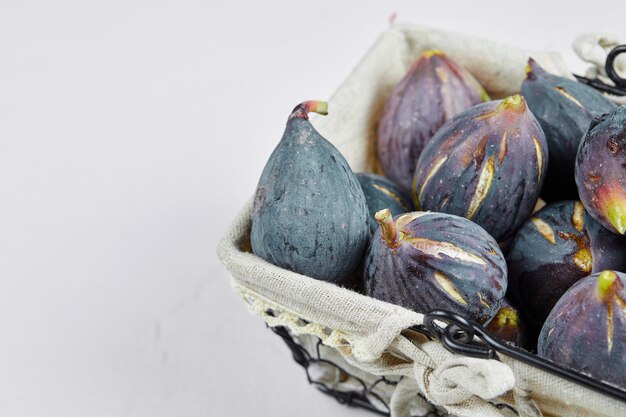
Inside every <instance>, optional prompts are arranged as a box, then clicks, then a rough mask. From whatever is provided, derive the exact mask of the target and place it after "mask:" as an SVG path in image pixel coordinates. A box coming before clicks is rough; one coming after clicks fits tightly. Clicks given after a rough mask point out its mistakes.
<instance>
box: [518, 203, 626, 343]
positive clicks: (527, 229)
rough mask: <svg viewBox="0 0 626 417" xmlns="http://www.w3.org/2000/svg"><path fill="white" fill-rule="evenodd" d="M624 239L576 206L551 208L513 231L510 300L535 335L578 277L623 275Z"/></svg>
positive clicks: (558, 205)
mask: <svg viewBox="0 0 626 417" xmlns="http://www.w3.org/2000/svg"><path fill="white" fill-rule="evenodd" d="M624 254H626V238H622V237H620V236H617V235H615V234H613V233H611V232H609V231H608V230H606V229H605V228H604V227H602V225H600V224H599V223H598V222H597V221H595V220H594V219H593V218H592V217H591V216H589V214H588V213H586V212H585V210H584V207H583V205H582V203H581V202H580V201H577V200H576V201H574V200H570V201H561V202H558V203H552V204H549V205H547V206H546V207H544V208H543V209H542V210H540V211H539V212H537V213H535V214H534V215H533V216H532V217H531V218H530V219H528V220H527V221H526V222H525V223H524V224H523V225H522V227H521V228H520V230H519V231H518V232H517V235H516V236H515V238H514V240H513V242H512V244H511V248H510V251H509V254H508V256H507V263H508V267H509V289H508V295H509V297H510V298H511V299H512V300H514V301H515V302H516V304H517V305H518V306H519V307H520V308H521V309H522V310H523V313H524V315H525V318H526V319H527V321H528V325H529V326H530V327H531V328H532V331H533V332H535V334H537V333H538V331H539V330H540V329H541V326H542V325H543V323H544V321H545V319H546V318H547V317H548V315H549V314H550V311H552V308H553V307H554V305H555V304H556V303H557V301H558V300H559V298H561V296H562V295H563V294H564V293H565V291H567V290H568V289H569V288H570V287H571V286H572V285H574V284H575V283H576V282H578V281H579V280H581V279H582V278H584V277H586V276H588V275H590V274H592V273H595V272H599V271H602V270H604V269H618V270H626V256H624Z"/></svg>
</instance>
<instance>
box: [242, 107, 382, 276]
mask: <svg viewBox="0 0 626 417" xmlns="http://www.w3.org/2000/svg"><path fill="white" fill-rule="evenodd" d="M320 108H321V109H320ZM310 110H313V111H318V112H322V114H325V103H321V104H320V102H305V103H302V104H300V105H299V106H297V107H296V108H295V109H294V111H293V113H292V114H291V115H290V116H289V120H288V121H287V127H286V129H285V133H284V134H283V137H282V139H281V141H280V143H279V144H278V146H277V147H276V149H274V152H273V153H272V155H271V156H270V158H269V160H268V162H267V164H266V165H265V168H264V169H263V173H262V174H261V179H260V180H259V184H258V186H257V191H256V197H255V201H254V207H253V211H252V218H251V219H252V230H251V236H250V237H251V242H252V250H253V252H254V253H255V254H256V255H258V256H260V257H262V258H263V259H265V260H267V261H268V262H271V263H273V264H275V265H278V266H280V267H282V268H286V269H289V270H291V271H294V272H297V273H300V274H304V275H308V276H310V277H313V278H317V279H321V280H325V281H331V282H334V283H337V284H345V285H349V284H351V279H350V275H351V273H353V272H355V270H356V269H357V267H358V266H359V264H360V262H361V260H362V257H363V254H364V252H365V249H366V246H367V242H368V240H369V237H370V233H369V224H368V219H369V214H368V212H367V203H366V201H365V195H364V194H363V190H362V189H361V186H360V185H359V181H358V180H357V178H356V175H355V174H354V173H353V172H352V170H351V169H350V166H349V165H348V163H347V162H346V160H345V159H344V158H343V156H342V155H341V153H340V152H339V151H338V150H337V148H335V147H334V146H333V145H332V144H331V143H330V142H328V141H327V140H326V139H324V138H323V137H322V136H321V135H320V134H319V133H318V132H317V131H316V130H315V128H314V127H313V126H312V125H311V123H310V122H309V120H308V116H307V112H308V111H310Z"/></svg>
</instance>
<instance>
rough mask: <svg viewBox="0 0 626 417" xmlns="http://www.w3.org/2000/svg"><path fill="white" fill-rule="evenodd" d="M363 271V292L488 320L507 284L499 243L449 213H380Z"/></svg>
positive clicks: (425, 309)
mask: <svg viewBox="0 0 626 417" xmlns="http://www.w3.org/2000/svg"><path fill="white" fill-rule="evenodd" d="M376 220H377V221H378V223H379V225H380V228H379V229H378V230H377V231H376V233H375V234H374V236H373V237H372V239H371V244H370V247H369V249H368V252H367V255H366V258H365V266H364V273H363V281H364V285H365V293H366V294H367V295H369V296H371V297H374V298H377V299H379V300H383V301H387V302H390V303H394V304H398V305H401V306H403V307H406V308H409V309H412V310H414V311H417V312H420V313H428V312H429V311H431V310H433V309H445V310H451V311H454V312H456V313H459V314H462V315H463V316H465V317H467V318H469V319H471V320H474V321H478V322H480V323H485V322H486V321H487V320H489V319H490V318H491V317H493V315H494V314H495V313H496V311H498V308H499V307H500V301H501V300H502V298H503V297H504V294H505V292H506V286H507V278H506V273H507V271H506V262H505V260H504V256H503V255H502V252H500V249H499V248H498V243H497V242H496V241H495V240H494V239H493V238H492V237H491V236H489V234H488V233H487V232H485V231H484V230H483V229H482V228H481V227H480V226H478V225H477V224H475V223H473V222H471V221H469V220H467V219H464V218H462V217H458V216H453V215H450V214H445V213H431V212H411V213H406V214H402V215H399V216H396V217H395V218H392V216H391V213H390V212H389V210H381V211H379V212H378V213H376Z"/></svg>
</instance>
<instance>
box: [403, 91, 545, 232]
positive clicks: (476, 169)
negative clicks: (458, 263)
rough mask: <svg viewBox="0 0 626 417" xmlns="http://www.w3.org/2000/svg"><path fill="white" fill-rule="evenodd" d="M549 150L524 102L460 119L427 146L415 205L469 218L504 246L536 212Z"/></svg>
mask: <svg viewBox="0 0 626 417" xmlns="http://www.w3.org/2000/svg"><path fill="white" fill-rule="evenodd" d="M547 162H548V148H547V145H546V140H545V137H544V134H543V131H542V130H541V126H539V123H538V122H537V120H536V119H535V117H534V116H533V115H532V113H531V112H530V111H529V110H528V109H527V107H526V103H525V102H524V99H523V98H522V97H521V96H519V95H515V96H511V97H507V98H506V99H504V100H500V101H491V102H489V103H484V104H479V105H477V106H474V107H472V108H471V109H469V110H467V111H465V112H463V113H461V114H459V115H457V116H456V117H454V118H452V119H451V120H450V121H449V122H447V123H446V124H445V125H444V126H442V127H441V129H439V131H438V132H437V134H435V136H434V137H433V138H432V139H431V140H430V142H428V144H427V145H426V148H424V151H423V152H422V155H421V156H420V158H419V160H418V162H417V167H416V170H415V180H414V187H413V198H414V202H415V203H414V204H415V206H416V207H417V208H419V209H421V210H433V211H440V212H444V213H450V214H456V215H458V216H463V217H466V218H468V219H470V220H472V221H474V222H476V223H478V224H479V225H480V226H482V227H483V228H484V229H485V230H487V232H489V233H490V234H491V235H492V236H493V237H494V238H495V239H496V240H497V241H499V242H503V241H504V240H506V239H507V238H509V237H510V236H512V235H513V234H514V233H515V231H516V230H517V229H518V228H519V226H521V224H522V223H523V222H524V220H526V219H527V218H528V216H529V215H530V213H531V212H532V210H533V207H534V206H535V203H536V201H537V198H538V197H539V193H540V190H541V185H542V183H543V179H544V177H545V174H546V169H547Z"/></svg>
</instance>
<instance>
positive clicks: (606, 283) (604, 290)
mask: <svg viewBox="0 0 626 417" xmlns="http://www.w3.org/2000/svg"><path fill="white" fill-rule="evenodd" d="M616 279H617V274H616V273H615V272H613V271H602V272H600V275H599V276H598V296H600V299H604V298H605V297H606V296H607V295H608V293H609V290H610V288H611V287H612V286H613V283H614V282H615V280H616Z"/></svg>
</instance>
